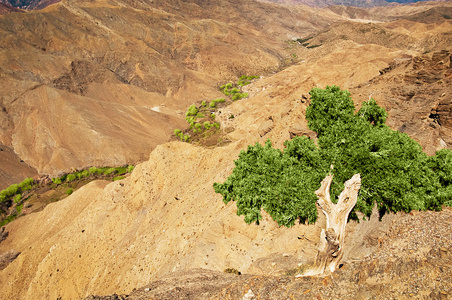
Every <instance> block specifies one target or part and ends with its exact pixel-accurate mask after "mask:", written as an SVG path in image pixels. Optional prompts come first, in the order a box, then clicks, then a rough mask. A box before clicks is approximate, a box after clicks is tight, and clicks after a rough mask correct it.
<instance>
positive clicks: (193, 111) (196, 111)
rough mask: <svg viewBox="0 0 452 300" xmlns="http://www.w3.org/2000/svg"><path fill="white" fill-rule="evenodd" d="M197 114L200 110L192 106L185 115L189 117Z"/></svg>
mask: <svg viewBox="0 0 452 300" xmlns="http://www.w3.org/2000/svg"><path fill="white" fill-rule="evenodd" d="M197 113H198V108H197V107H196V105H190V107H189V108H188V111H187V113H186V114H185V115H186V116H187V117H189V116H196V114H197Z"/></svg>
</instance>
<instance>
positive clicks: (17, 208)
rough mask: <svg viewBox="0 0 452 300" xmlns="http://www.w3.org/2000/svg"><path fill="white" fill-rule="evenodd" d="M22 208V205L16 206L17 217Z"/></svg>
mask: <svg viewBox="0 0 452 300" xmlns="http://www.w3.org/2000/svg"><path fill="white" fill-rule="evenodd" d="M23 207H24V205H23V204H21V205H17V206H16V211H17V215H20V213H21V212H22V208H23Z"/></svg>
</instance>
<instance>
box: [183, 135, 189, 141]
mask: <svg viewBox="0 0 452 300" xmlns="http://www.w3.org/2000/svg"><path fill="white" fill-rule="evenodd" d="M189 140H190V135H189V134H186V135H184V142H188V141H189Z"/></svg>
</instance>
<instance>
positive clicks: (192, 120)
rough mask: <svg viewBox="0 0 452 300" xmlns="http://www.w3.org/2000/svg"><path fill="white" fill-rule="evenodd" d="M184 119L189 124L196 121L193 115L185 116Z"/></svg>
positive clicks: (191, 124)
mask: <svg viewBox="0 0 452 300" xmlns="http://www.w3.org/2000/svg"><path fill="white" fill-rule="evenodd" d="M185 121H187V123H188V124H190V126H193V124H194V123H195V121H196V118H195V117H186V118H185Z"/></svg>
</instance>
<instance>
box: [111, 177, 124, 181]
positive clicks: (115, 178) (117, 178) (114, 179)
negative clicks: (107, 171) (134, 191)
mask: <svg viewBox="0 0 452 300" xmlns="http://www.w3.org/2000/svg"><path fill="white" fill-rule="evenodd" d="M124 178H125V177H124V176H117V177H114V178H113V181H116V180H121V179H124Z"/></svg>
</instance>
